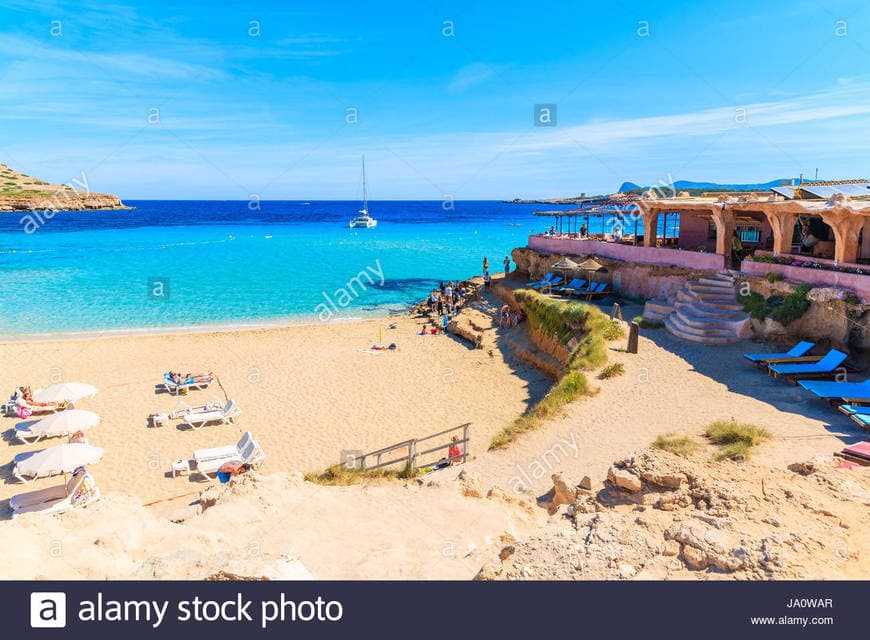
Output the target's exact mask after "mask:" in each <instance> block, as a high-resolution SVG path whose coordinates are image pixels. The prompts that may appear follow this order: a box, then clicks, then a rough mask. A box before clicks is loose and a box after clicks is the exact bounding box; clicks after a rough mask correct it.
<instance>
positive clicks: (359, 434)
mask: <svg viewBox="0 0 870 640" xmlns="http://www.w3.org/2000/svg"><path fill="white" fill-rule="evenodd" d="M393 321H396V322H397V323H398V326H397V328H395V329H389V328H388V326H389V324H390V322H393ZM421 325H422V321H419V320H417V319H412V318H409V317H407V316H405V317H400V318H391V319H389V320H387V319H378V320H370V321H361V322H352V323H351V322H343V323H334V324H323V325H308V326H294V327H287V328H271V329H263V330H246V331H228V332H215V333H189V334H174V335H137V336H113V337H106V338H93V339H73V340H56V341H43V342H31V343H24V342H10V343H5V344H0V358H2V359H3V361H4V362H5V363H7V366H4V368H3V372H2V374H0V388H2V389H8V392H10V393H11V391H12V390H13V389H14V387H15V386H17V385H21V384H29V385H32V387H33V388H34V389H36V388H39V387H45V386H48V385H49V384H51V383H52V382H54V381H57V380H58V379H62V380H75V381H82V382H88V383H90V384H93V385H95V386H96V387H98V388H99V389H100V392H99V394H98V395H97V396H96V397H94V398H86V399H84V400H82V401H81V402H80V403H79V404H78V407H79V408H81V409H87V410H90V411H95V412H96V413H98V414H99V415H100V416H101V418H102V421H101V422H100V424H99V425H97V426H96V427H94V428H93V429H91V430H90V431H89V433H88V438H89V441H90V443H91V444H94V445H96V446H100V447H103V448H104V449H105V450H106V453H105V456H104V459H103V461H102V462H101V463H100V464H98V465H94V466H93V467H92V472H93V475H94V477H95V478H96V479H97V481H98V482H99V484H100V487H101V488H102V490H103V491H104V492H115V491H118V492H123V493H126V494H131V495H134V496H136V497H137V498H139V499H140V500H141V501H142V502H143V503H147V502H153V501H156V500H165V499H167V498H171V497H172V496H175V495H179V494H184V493H186V492H190V491H197V490H199V489H200V488H201V487H200V486H199V484H192V482H191V481H190V480H189V479H188V478H187V477H179V478H175V479H172V478H171V477H167V472H168V471H169V468H170V463H171V461H173V460H176V459H179V458H184V459H187V458H190V457H191V456H192V454H193V451H194V450H195V449H200V448H206V447H214V446H221V445H225V444H234V443H235V442H236V441H238V439H239V437H240V435H241V433H242V432H244V431H251V432H252V433H253V434H254V436H255V437H256V438H257V439H258V440H259V441H260V444H261V446H262V447H263V449H264V450H265V451H266V455H267V460H266V464H265V465H264V467H263V471H264V472H274V471H303V472H308V471H319V470H322V469H324V468H326V467H327V466H329V465H332V464H335V463H337V462H338V461H339V460H340V455H341V452H342V450H354V449H355V450H363V451H370V450H374V449H379V448H381V447H385V446H388V445H391V444H393V443H396V442H399V441H402V440H406V439H409V438H414V437H422V436H425V435H429V434H431V433H435V432H438V431H442V430H444V429H447V428H450V427H454V426H458V425H460V424H463V423H466V422H470V423H472V428H471V438H472V441H471V445H470V448H469V451H470V452H471V453H472V454H475V453H478V454H479V453H482V452H483V451H484V450H485V448H486V446H487V445H488V443H489V440H490V439H491V438H492V436H493V435H494V434H495V433H496V432H497V431H498V430H499V429H501V428H503V427H504V426H505V425H506V424H508V423H509V422H510V421H511V420H513V419H514V418H515V417H516V416H517V415H519V414H520V413H522V412H523V411H524V410H525V409H526V408H527V407H528V405H529V403H530V402H531V401H534V400H536V399H537V398H539V397H540V396H541V395H542V394H543V393H545V392H546V389H547V388H548V387H549V384H550V383H549V381H548V380H547V378H546V377H545V376H543V375H542V374H540V373H538V372H537V371H535V370H534V369H532V368H531V367H529V366H526V365H523V364H521V363H510V362H508V361H506V360H505V359H504V358H503V357H501V354H497V353H494V354H493V355H490V354H489V353H487V352H485V351H481V350H473V349H470V348H469V346H468V345H467V344H466V343H464V342H462V341H461V340H459V339H456V338H453V337H450V336H425V337H423V336H419V335H416V334H417V333H418V332H419V330H420V326H421ZM381 333H382V334H383V342H384V343H387V344H389V343H391V342H395V343H396V344H397V346H398V349H397V350H396V351H390V352H376V353H371V352H368V351H366V350H367V348H368V347H370V346H371V345H372V344H373V343H376V342H378V341H379V339H380V335H381ZM170 369H172V370H181V371H185V372H187V371H191V372H197V371H203V372H205V371H213V372H214V373H215V374H216V375H217V376H218V378H219V380H220V385H217V384H213V385H212V386H211V388H210V389H208V390H205V391H194V392H191V393H190V394H189V395H187V396H186V397H177V396H172V395H169V394H166V393H156V392H155V386H156V385H158V384H159V383H160V382H161V381H162V378H163V372H164V371H168V370H170ZM221 387H222V388H221ZM224 391H225V392H226V396H227V397H228V398H230V399H233V400H235V401H236V402H237V403H238V405H239V406H240V407H241V409H242V412H243V413H242V416H241V417H240V419H239V421H238V424H237V425H213V426H206V427H204V428H202V429H200V430H198V431H193V430H191V429H190V428H189V427H180V426H179V423H178V422H177V421H173V422H172V423H171V424H170V426H168V427H165V428H157V429H153V428H149V427H148V420H147V418H148V416H149V414H152V413H160V412H163V413H166V412H169V411H172V410H173V409H174V408H177V407H179V406H182V404H183V403H187V404H192V405H197V404H201V403H204V402H207V401H210V400H214V401H223V399H224V393H223V392H224ZM17 422H19V420H17V419H13V418H3V419H2V425H3V432H4V443H3V444H2V450H3V451H4V452H5V455H6V458H7V460H6V461H4V464H5V463H6V462H11V460H12V457H13V456H14V455H15V454H17V453H20V452H22V451H28V450H35V449H40V448H44V447H45V446H50V445H52V444H58V443H60V442H61V441H64V439H60V438H55V439H51V440H43V441H41V442H39V443H36V444H34V445H23V444H20V443H18V442H17V441H14V434H13V431H12V429H13V427H14V425H15V424H16V423H17ZM10 438H13V440H10ZM10 471H11V464H5V466H4V467H3V473H4V480H5V481H4V483H3V484H0V500H5V499H7V498H9V497H10V496H11V495H14V494H15V493H18V492H20V491H22V489H23V488H25V487H23V485H21V484H20V483H17V482H14V481H13V482H12V483H10V480H9V478H10ZM57 482H59V479H58V478H50V479H41V480H38V481H36V482H34V483H32V484H31V485H29V486H28V487H26V488H28V489H31V488H39V487H42V486H48V485H51V484H56V483H57Z"/></svg>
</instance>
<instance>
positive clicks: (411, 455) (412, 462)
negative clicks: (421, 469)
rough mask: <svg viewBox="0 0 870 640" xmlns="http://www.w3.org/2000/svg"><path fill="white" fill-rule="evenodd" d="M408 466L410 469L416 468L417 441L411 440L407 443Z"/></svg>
mask: <svg viewBox="0 0 870 640" xmlns="http://www.w3.org/2000/svg"><path fill="white" fill-rule="evenodd" d="M408 467H409V468H410V469H416V468H417V441H416V440H412V441H411V444H409V445H408Z"/></svg>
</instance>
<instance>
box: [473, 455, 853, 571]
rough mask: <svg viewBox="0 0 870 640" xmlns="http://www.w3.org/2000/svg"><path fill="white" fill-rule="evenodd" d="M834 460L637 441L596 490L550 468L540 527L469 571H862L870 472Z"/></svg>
mask: <svg viewBox="0 0 870 640" xmlns="http://www.w3.org/2000/svg"><path fill="white" fill-rule="evenodd" d="M838 464H839V461H837V460H835V459H831V458H819V459H817V460H813V461H811V462H805V463H799V464H794V465H792V466H791V467H790V468H789V470H788V471H787V470H782V469H767V468H762V467H756V466H754V465H752V464H744V463H740V464H738V463H733V462H711V461H710V460H709V459H703V458H702V457H700V456H696V457H691V458H681V457H678V456H676V455H673V454H670V453H666V452H664V451H656V450H645V451H641V452H639V453H636V454H634V455H632V456H629V457H628V458H625V459H624V460H620V461H618V462H616V463H615V464H614V465H613V466H612V467H611V469H610V472H609V473H608V480H607V482H606V483H605V488H604V489H603V490H602V491H599V492H594V491H592V490H591V485H588V484H587V485H586V486H587V487H589V488H588V489H584V488H582V487H583V483H582V482H581V483H580V486H577V487H575V486H573V485H572V483H571V482H567V481H566V479H565V478H563V477H562V476H561V475H559V474H556V475H554V476H553V482H554V487H553V490H551V491H550V493H549V494H547V495H546V496H544V497H543V498H541V499H539V504H540V505H541V506H542V507H545V508H547V509H548V511H549V512H550V513H551V514H552V515H551V518H552V519H551V526H550V527H548V528H545V529H542V530H541V531H540V532H539V533H538V534H537V535H535V536H532V537H530V538H528V539H525V540H521V541H519V542H516V543H514V544H511V545H509V546H508V547H505V548H503V549H502V550H501V552H500V553H499V554H497V555H496V556H495V557H493V559H492V560H491V561H490V562H489V563H487V564H486V565H484V567H483V568H482V569H481V571H480V573H479V574H478V576H477V579H478V580H510V579H544V580H553V579H556V580H565V579H582V580H601V579H606V580H607V579H623V580H627V579H646V580H650V579H652V580H661V579H689V578H699V579H708V580H715V579H719V580H721V579H729V578H730V579H744V580H745V579H752V580H769V579H778V580H782V579H798V580H806V579H816V580H818V579H833V578H838V579H842V578H853V579H854V578H861V577H865V576H866V571H867V557H868V552H870V547H868V544H870V538H868V536H867V535H866V534H865V533H864V531H865V529H866V523H867V506H868V505H870V476H868V473H867V472H868V469H867V468H866V467H862V468H857V469H855V468H851V469H843V468H838ZM563 505H567V506H563Z"/></svg>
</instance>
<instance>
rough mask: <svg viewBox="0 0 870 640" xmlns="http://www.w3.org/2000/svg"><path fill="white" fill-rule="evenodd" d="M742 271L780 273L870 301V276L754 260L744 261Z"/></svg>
mask: <svg viewBox="0 0 870 640" xmlns="http://www.w3.org/2000/svg"><path fill="white" fill-rule="evenodd" d="M759 253H762V252H759ZM763 253H766V252H763ZM756 255H758V254H756ZM795 258H797V259H800V257H799V256H795ZM808 259H812V260H813V261H814V262H820V263H829V264H833V260H823V259H821V258H808ZM841 266H849V267H861V268H867V265H857V264H855V265H853V264H845V263H844V264H842V265H841ZM740 270H741V271H742V272H743V273H748V274H751V275H756V276H766V275H767V274H768V273H778V274H780V275H781V276H782V277H783V278H784V279H786V280H791V281H793V282H803V283H805V284H809V285H812V286H814V287H833V288H835V289H849V290H851V291H854V292H855V293H856V294H857V295H858V296H859V297H860V298H861V299H862V300H870V275H861V274H859V273H842V272H840V271H825V270H824V269H813V268H809V267H792V266H790V265H786V264H774V263H771V262H754V261H752V260H744V261H743V262H742V263H741V265H740Z"/></svg>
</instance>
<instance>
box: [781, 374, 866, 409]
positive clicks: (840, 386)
mask: <svg viewBox="0 0 870 640" xmlns="http://www.w3.org/2000/svg"><path fill="white" fill-rule="evenodd" d="M798 384H799V385H800V386H802V387H803V388H804V389H806V390H807V391H810V392H812V393H814V394H816V395H817V396H819V397H820V398H824V399H825V400H829V399H832V398H850V399H856V400H857V399H861V400H863V399H864V398H866V399H867V401H868V402H870V380H864V381H863V382H832V381H830V380H798ZM868 408H870V407H868Z"/></svg>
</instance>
